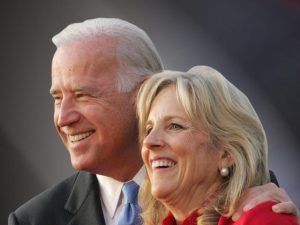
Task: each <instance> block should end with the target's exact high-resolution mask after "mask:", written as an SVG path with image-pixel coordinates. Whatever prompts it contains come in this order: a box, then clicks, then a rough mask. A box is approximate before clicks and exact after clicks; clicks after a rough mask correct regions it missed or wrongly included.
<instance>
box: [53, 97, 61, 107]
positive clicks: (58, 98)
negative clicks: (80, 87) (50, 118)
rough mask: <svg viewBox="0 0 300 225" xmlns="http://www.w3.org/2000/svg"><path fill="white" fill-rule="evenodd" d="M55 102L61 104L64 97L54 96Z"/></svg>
mask: <svg viewBox="0 0 300 225" xmlns="http://www.w3.org/2000/svg"><path fill="white" fill-rule="evenodd" d="M53 99H54V104H55V105H59V104H60V103H61V100H62V98H61V97H58V96H53Z"/></svg>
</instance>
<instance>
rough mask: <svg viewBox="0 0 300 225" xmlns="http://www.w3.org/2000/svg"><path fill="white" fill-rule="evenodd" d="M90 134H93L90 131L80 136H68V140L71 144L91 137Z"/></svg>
mask: <svg viewBox="0 0 300 225" xmlns="http://www.w3.org/2000/svg"><path fill="white" fill-rule="evenodd" d="M92 133H93V132H92V131H89V132H86V133H82V134H76V135H69V138H70V141H71V142H76V141H80V140H82V139H85V138H87V137H89V136H91V134H92Z"/></svg>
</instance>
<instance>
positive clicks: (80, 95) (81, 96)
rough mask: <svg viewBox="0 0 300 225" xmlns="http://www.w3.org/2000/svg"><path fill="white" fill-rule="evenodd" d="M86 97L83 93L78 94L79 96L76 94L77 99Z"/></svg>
mask: <svg viewBox="0 0 300 225" xmlns="http://www.w3.org/2000/svg"><path fill="white" fill-rule="evenodd" d="M85 96H86V95H85V94H83V93H78V94H76V98H83V97H85Z"/></svg>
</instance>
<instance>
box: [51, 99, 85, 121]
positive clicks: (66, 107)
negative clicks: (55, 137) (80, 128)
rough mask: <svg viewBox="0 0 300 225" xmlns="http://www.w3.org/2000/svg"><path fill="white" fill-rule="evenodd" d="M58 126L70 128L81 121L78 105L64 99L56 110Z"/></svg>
mask: <svg viewBox="0 0 300 225" xmlns="http://www.w3.org/2000/svg"><path fill="white" fill-rule="evenodd" d="M56 111H57V112H56V113H57V125H58V126H59V127H65V126H70V125H72V124H74V123H76V122H77V121H79V119H80V113H79V111H78V109H77V107H76V105H75V104H74V103H73V102H72V101H71V100H70V99H64V100H62V102H61V105H60V107H59V108H57V109H56Z"/></svg>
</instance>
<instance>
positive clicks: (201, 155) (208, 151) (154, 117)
mask: <svg viewBox="0 0 300 225" xmlns="http://www.w3.org/2000/svg"><path fill="white" fill-rule="evenodd" d="M145 131H146V136H145V138H144V141H143V146H142V157H143V160H144V163H145V165H146V169H147V172H148V175H149V179H150V181H151V190H152V194H153V196H154V197H156V198H158V199H160V200H163V201H173V202H176V203H177V204H179V203H180V201H181V200H180V199H181V198H182V196H183V198H184V199H185V200H187V199H189V198H191V199H192V200H193V201H195V199H193V197H194V196H195V194H197V193H199V194H202V195H203V193H205V194H206V193H208V192H209V190H210V188H211V187H213V186H214V185H213V184H216V183H217V182H218V181H219V178H220V175H219V172H218V168H219V167H218V165H219V158H220V156H219V155H220V151H218V150H217V149H213V148H212V147H211V145H210V144H209V136H208V134H207V133H205V132H204V131H203V130H201V128H200V126H199V127H195V125H194V123H193V124H192V122H191V121H190V119H189V118H188V117H187V115H186V113H185V111H184V110H183V108H182V106H181V105H180V104H179V103H178V101H177V99H176V89H175V87H174V86H170V87H167V88H165V89H163V90H162V91H161V92H160V93H159V94H158V95H157V97H156V98H155V99H154V101H153V104H152V107H151V110H150V114H149V117H148V119H147V122H146V127H145ZM189 196H190V197H189Z"/></svg>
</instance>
